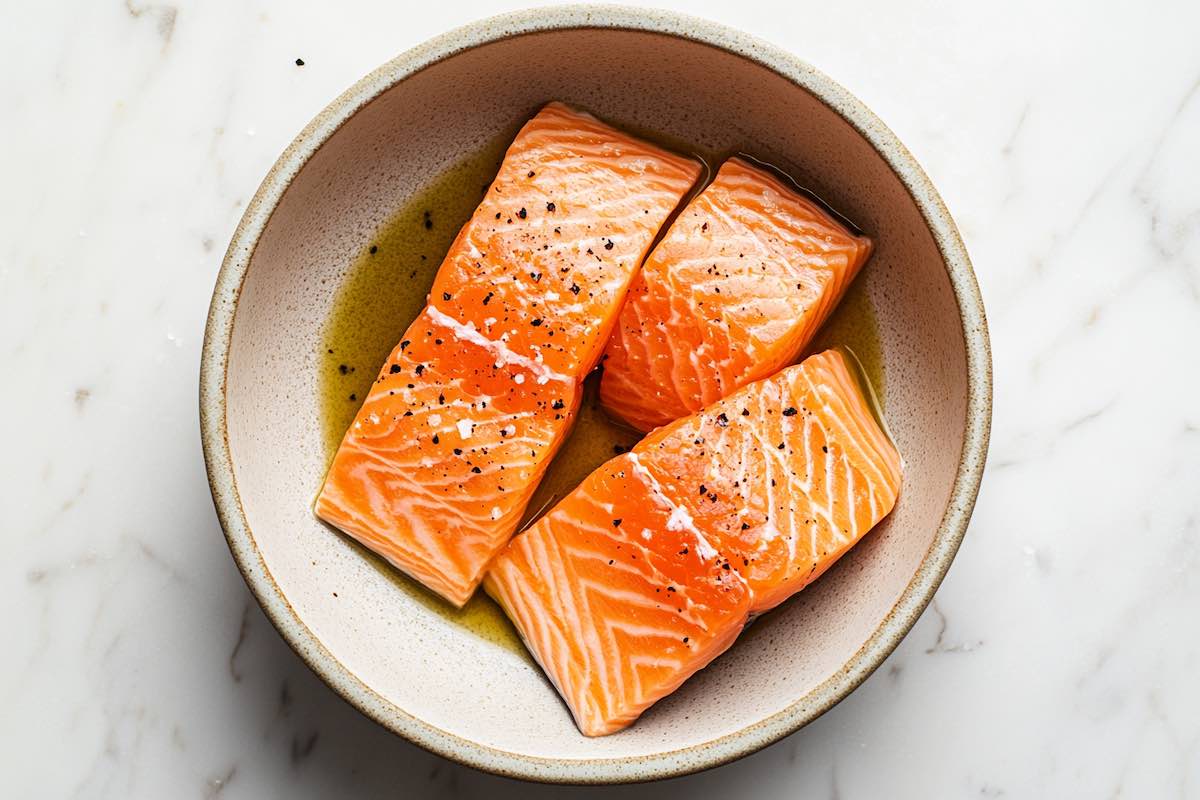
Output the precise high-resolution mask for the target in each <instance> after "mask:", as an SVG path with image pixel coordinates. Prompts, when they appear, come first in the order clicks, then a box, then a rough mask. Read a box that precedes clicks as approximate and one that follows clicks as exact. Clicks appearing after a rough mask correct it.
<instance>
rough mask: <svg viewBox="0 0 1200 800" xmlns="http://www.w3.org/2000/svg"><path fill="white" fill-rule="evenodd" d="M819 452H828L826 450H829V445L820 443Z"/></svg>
mask: <svg viewBox="0 0 1200 800" xmlns="http://www.w3.org/2000/svg"><path fill="white" fill-rule="evenodd" d="M821 452H822V453H828V452H829V447H828V446H827V445H821Z"/></svg>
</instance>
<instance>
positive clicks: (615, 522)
mask: <svg viewBox="0 0 1200 800" xmlns="http://www.w3.org/2000/svg"><path fill="white" fill-rule="evenodd" d="M613 527H614V528H619V527H621V517H617V518H616V519H614V520H613Z"/></svg>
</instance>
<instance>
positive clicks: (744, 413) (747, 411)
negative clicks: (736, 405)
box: [742, 408, 750, 417]
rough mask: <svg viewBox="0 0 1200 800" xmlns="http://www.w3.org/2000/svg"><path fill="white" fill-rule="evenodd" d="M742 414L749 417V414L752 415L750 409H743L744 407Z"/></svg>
mask: <svg viewBox="0 0 1200 800" xmlns="http://www.w3.org/2000/svg"><path fill="white" fill-rule="evenodd" d="M742 416H743V417H748V416H750V409H748V408H743V409H742Z"/></svg>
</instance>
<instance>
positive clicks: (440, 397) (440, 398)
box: [438, 394, 446, 406]
mask: <svg viewBox="0 0 1200 800" xmlns="http://www.w3.org/2000/svg"><path fill="white" fill-rule="evenodd" d="M438 405H439V406H444V405H446V395H444V394H439V395H438Z"/></svg>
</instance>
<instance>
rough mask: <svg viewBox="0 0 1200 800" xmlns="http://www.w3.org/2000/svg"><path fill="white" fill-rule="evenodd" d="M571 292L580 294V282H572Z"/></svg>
mask: <svg viewBox="0 0 1200 800" xmlns="http://www.w3.org/2000/svg"><path fill="white" fill-rule="evenodd" d="M571 294H573V295H578V294H579V284H577V283H572V284H571Z"/></svg>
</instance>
